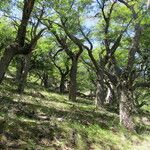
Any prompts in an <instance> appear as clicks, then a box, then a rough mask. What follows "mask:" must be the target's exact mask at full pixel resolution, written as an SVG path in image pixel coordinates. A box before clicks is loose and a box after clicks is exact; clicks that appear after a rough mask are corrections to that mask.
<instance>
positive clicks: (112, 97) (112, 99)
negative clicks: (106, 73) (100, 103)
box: [106, 83, 118, 106]
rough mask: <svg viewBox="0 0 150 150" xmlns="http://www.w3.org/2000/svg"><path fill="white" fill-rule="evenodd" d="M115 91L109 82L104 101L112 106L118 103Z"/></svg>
mask: <svg viewBox="0 0 150 150" xmlns="http://www.w3.org/2000/svg"><path fill="white" fill-rule="evenodd" d="M116 92H117V90H116V88H115V87H114V86H113V85H112V84H111V83H109V85H108V88H107V96H106V103H108V104H110V105H113V106H117V105H118V100H117V93H116Z"/></svg>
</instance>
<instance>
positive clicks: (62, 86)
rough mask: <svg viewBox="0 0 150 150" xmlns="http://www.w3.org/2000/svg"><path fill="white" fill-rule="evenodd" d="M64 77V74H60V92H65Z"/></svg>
mask: <svg viewBox="0 0 150 150" xmlns="http://www.w3.org/2000/svg"><path fill="white" fill-rule="evenodd" d="M65 79H66V76H65V75H64V74H61V80H60V93H65V88H66V87H65Z"/></svg>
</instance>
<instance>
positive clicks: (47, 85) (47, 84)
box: [43, 72, 49, 88]
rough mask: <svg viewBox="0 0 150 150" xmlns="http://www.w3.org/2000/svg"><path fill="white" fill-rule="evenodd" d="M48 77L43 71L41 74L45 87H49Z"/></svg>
mask: <svg viewBox="0 0 150 150" xmlns="http://www.w3.org/2000/svg"><path fill="white" fill-rule="evenodd" d="M48 79H49V77H48V73H46V72H44V74H43V84H44V87H45V88H48V87H49V83H48Z"/></svg>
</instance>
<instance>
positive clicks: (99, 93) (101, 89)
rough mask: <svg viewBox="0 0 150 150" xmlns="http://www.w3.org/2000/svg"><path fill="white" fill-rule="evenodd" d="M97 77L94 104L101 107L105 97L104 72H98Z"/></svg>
mask: <svg viewBox="0 0 150 150" xmlns="http://www.w3.org/2000/svg"><path fill="white" fill-rule="evenodd" d="M97 78H98V79H97V87H96V98H95V105H96V107H103V106H104V102H105V99H106V89H105V83H104V74H103V73H102V72H99V74H98V75H97Z"/></svg>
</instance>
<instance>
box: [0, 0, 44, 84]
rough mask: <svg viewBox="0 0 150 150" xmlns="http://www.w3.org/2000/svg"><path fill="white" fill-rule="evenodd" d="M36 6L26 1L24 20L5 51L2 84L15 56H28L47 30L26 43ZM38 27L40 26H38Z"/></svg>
mask: <svg viewBox="0 0 150 150" xmlns="http://www.w3.org/2000/svg"><path fill="white" fill-rule="evenodd" d="M34 4H35V0H29V1H26V0H24V2H23V10H22V18H21V22H20V25H19V27H18V30H17V35H16V38H15V40H14V42H13V43H11V44H9V45H8V46H7V47H6V48H5V51H4V54H3V57H2V58H1V60H0V68H1V71H0V83H1V82H2V80H3V78H4V75H5V72H6V69H7V68H8V66H9V64H10V62H11V60H12V59H13V58H14V56H15V55H18V54H23V55H27V54H28V53H30V52H31V51H32V50H33V47H34V45H35V44H36V43H37V40H38V39H39V38H40V37H41V35H42V33H43V31H44V30H45V29H41V30H40V31H39V32H38V33H37V34H36V35H35V36H34V37H32V39H31V40H30V41H29V42H26V33H27V26H28V23H29V19H30V17H31V13H32V10H33V7H34ZM37 27H38V26H37Z"/></svg>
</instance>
